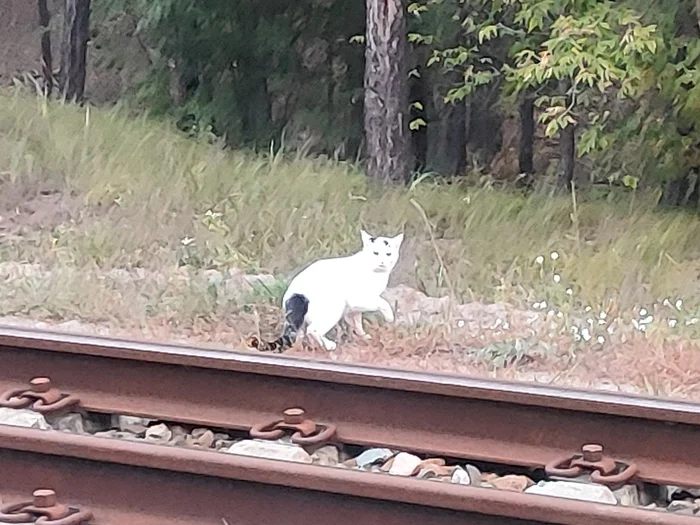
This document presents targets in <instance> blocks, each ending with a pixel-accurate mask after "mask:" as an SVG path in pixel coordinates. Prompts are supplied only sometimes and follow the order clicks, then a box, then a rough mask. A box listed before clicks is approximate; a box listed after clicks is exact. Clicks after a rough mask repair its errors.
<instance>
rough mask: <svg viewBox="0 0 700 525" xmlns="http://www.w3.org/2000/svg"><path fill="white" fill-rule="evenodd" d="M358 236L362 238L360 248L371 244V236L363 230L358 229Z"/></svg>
mask: <svg viewBox="0 0 700 525" xmlns="http://www.w3.org/2000/svg"><path fill="white" fill-rule="evenodd" d="M360 235H361V236H362V246H367V245H369V244H371V243H372V236H371V235H370V234H369V233H367V232H366V231H365V230H362V229H360Z"/></svg>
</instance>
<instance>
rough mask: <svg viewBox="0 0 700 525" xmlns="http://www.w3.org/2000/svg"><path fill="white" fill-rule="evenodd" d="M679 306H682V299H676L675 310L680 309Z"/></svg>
mask: <svg viewBox="0 0 700 525" xmlns="http://www.w3.org/2000/svg"><path fill="white" fill-rule="evenodd" d="M681 306H683V299H678V300H677V301H676V310H680V309H681Z"/></svg>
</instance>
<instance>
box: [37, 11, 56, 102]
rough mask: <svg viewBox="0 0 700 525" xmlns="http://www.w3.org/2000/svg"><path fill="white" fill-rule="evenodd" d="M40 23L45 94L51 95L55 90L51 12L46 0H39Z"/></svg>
mask: <svg viewBox="0 0 700 525" xmlns="http://www.w3.org/2000/svg"><path fill="white" fill-rule="evenodd" d="M38 7H39V25H40V26H41V74H42V76H43V77H44V94H45V95H47V96H50V95H51V92H52V91H53V84H54V82H53V58H52V56H51V32H50V30H49V24H50V23H51V13H50V12H49V7H48V5H47V4H46V0H38Z"/></svg>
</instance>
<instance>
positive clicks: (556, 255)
mask: <svg viewBox="0 0 700 525" xmlns="http://www.w3.org/2000/svg"><path fill="white" fill-rule="evenodd" d="M550 257H551V258H552V260H553V261H556V260H557V259H558V258H559V254H558V253H557V252H552V254H551V255H550Z"/></svg>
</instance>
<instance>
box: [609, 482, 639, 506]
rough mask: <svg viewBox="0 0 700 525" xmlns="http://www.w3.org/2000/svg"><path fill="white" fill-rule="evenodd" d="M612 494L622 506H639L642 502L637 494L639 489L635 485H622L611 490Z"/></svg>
mask: <svg viewBox="0 0 700 525" xmlns="http://www.w3.org/2000/svg"><path fill="white" fill-rule="evenodd" d="M613 494H614V495H615V498H616V499H617V502H618V503H619V504H620V505H622V506H623V507H640V506H642V505H643V504H644V503H648V502H642V501H641V498H640V494H639V489H638V488H637V486H636V485H623V486H622V487H620V488H619V489H616V490H613Z"/></svg>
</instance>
